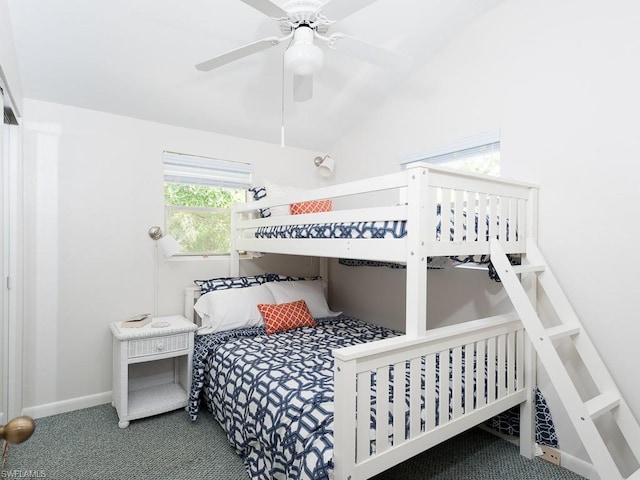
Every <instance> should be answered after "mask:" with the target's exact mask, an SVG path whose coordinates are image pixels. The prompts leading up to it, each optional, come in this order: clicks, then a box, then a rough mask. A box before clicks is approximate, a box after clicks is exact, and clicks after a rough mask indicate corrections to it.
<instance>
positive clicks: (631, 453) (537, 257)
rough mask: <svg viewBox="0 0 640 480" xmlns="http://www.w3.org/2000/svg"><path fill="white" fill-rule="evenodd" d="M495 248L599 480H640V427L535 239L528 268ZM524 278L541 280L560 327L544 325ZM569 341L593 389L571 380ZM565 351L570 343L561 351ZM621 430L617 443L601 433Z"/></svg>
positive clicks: (519, 309) (495, 256)
mask: <svg viewBox="0 0 640 480" xmlns="http://www.w3.org/2000/svg"><path fill="white" fill-rule="evenodd" d="M490 250H491V261H492V263H493V265H494V267H495V268H496V271H497V272H498V275H499V276H500V280H501V281H502V284H503V286H504V289H505V291H506V292H507V294H508V295H509V298H510V299H511V302H512V303H513V306H514V308H515V310H516V312H517V313H518V315H519V317H520V320H521V321H522V324H523V325H524V328H525V329H526V331H527V333H528V335H529V338H530V339H531V343H532V344H533V346H534V347H535V349H536V351H537V352H538V358H539V359H540V361H541V363H542V365H543V366H544V368H545V370H546V372H547V374H548V375H549V378H550V380H551V382H552V384H553V386H554V387H555V389H556V391H557V393H558V396H559V397H560V399H561V401H562V403H563V405H564V407H565V409H566V411H567V413H568V415H569V417H570V418H571V422H572V423H573V426H574V427H575V429H576V431H577V433H578V435H579V436H580V439H581V440H582V443H583V445H584V447H585V449H586V451H587V453H588V454H589V457H590V458H591V462H592V463H593V466H594V468H595V469H596V471H597V472H598V475H599V476H600V479H601V480H621V479H632V480H639V479H640V425H639V424H638V421H637V420H636V418H635V417H634V415H633V413H632V412H631V410H630V409H629V406H628V405H627V403H626V402H625V400H624V398H623V397H622V395H621V393H620V391H619V390H618V387H617V386H616V384H615V382H614V380H613V378H612V377H611V375H610V373H609V372H608V370H607V368H606V366H605V364H604V362H603V361H602V359H601V357H600V355H599V354H598V352H597V350H596V348H595V346H594V345H593V343H592V342H591V340H590V338H589V336H588V335H587V333H586V332H585V331H584V328H583V327H582V324H581V323H580V320H579V319H578V317H577V315H576V313H575V311H574V310H573V308H572V307H571V305H570V304H569V301H568V299H567V298H566V296H565V295H564V293H563V291H562V289H561V288H560V285H559V284H558V282H557V280H556V278H555V277H554V276H553V274H552V272H551V271H550V269H549V267H548V265H547V264H546V261H545V260H544V258H543V256H542V254H541V253H540V250H539V249H538V247H537V246H536V244H535V242H534V241H533V239H528V240H527V246H526V256H525V257H524V259H523V261H524V262H526V263H525V264H523V265H515V266H514V265H511V263H510V262H509V259H508V258H507V256H506V255H505V253H504V250H503V248H502V246H501V245H500V243H499V241H498V240H492V241H491V247H490ZM520 275H522V279H523V280H524V278H525V276H527V275H535V276H536V277H537V284H538V285H539V286H540V287H541V288H542V289H543V290H544V292H545V293H546V295H547V297H548V299H549V302H550V304H551V306H552V307H553V308H554V310H555V313H556V316H557V317H558V319H559V320H560V324H558V325H555V326H552V327H547V326H545V325H543V322H542V320H541V319H540V317H539V316H538V311H537V309H536V308H535V307H534V306H533V305H532V303H531V301H530V299H529V297H528V295H527V293H526V291H525V289H524V288H523V286H522V284H521V283H520V280H521V278H520ZM567 338H568V339H571V343H572V344H573V347H575V352H577V354H578V355H579V357H580V359H581V360H582V362H583V365H584V367H585V369H586V371H587V372H588V373H589V375H590V376H591V380H592V383H593V384H592V385H585V384H584V381H582V382H579V381H578V380H579V379H578V378H575V379H574V378H573V377H575V375H573V376H572V374H570V373H569V371H568V370H567V369H566V368H565V363H564V362H563V360H562V358H561V354H560V351H561V350H562V349H561V348H559V347H560V346H559V345H558V344H557V341H558V340H560V339H567ZM565 343H566V342H565ZM565 351H566V345H565V350H562V352H565ZM563 355H564V353H563ZM582 380H584V379H582ZM579 388H580V390H579ZM595 390H597V392H595ZM585 398H586V399H585ZM616 426H617V430H618V433H617V434H614V437H613V438H614V439H615V441H611V440H608V441H606V440H605V439H604V438H603V435H602V433H601V432H602V431H606V432H607V435H611V432H615V430H613V429H612V427H614V428H615V427H616ZM608 444H609V445H610V446H611V450H610V448H609V446H608ZM619 465H621V466H619Z"/></svg>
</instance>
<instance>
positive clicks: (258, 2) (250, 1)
mask: <svg viewBox="0 0 640 480" xmlns="http://www.w3.org/2000/svg"><path fill="white" fill-rule="evenodd" d="M241 1H242V2H244V3H246V4H247V5H249V6H250V7H253V8H255V9H256V10H258V11H260V12H262V13H264V14H265V15H266V16H267V17H275V18H282V17H287V16H289V14H288V13H287V12H286V10H283V9H282V8H280V6H279V5H276V4H275V3H273V2H272V1H271V0H241Z"/></svg>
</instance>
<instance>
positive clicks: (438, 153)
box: [400, 131, 500, 165]
mask: <svg viewBox="0 0 640 480" xmlns="http://www.w3.org/2000/svg"><path fill="white" fill-rule="evenodd" d="M499 150H500V131H494V132H487V133H481V134H478V135H473V136H471V137H466V138H463V139H460V140H457V141H455V142H451V143H449V144H445V145H440V146H438V147H434V148H430V149H427V150H423V151H421V152H417V153H412V154H408V155H404V156H402V157H401V158H400V164H401V165H407V164H409V163H414V162H428V163H434V164H442V163H448V162H452V161H455V160H463V159H465V158H470V157H475V156H478V155H483V154H486V153H491V152H495V151H499Z"/></svg>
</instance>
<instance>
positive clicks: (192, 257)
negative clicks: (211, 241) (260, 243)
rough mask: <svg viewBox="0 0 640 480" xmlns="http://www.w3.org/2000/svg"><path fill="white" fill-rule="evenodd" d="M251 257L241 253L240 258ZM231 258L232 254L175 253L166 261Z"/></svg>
mask: <svg viewBox="0 0 640 480" xmlns="http://www.w3.org/2000/svg"><path fill="white" fill-rule="evenodd" d="M250 258H251V257H250V256H249V255H240V260H248V259H250ZM230 259H231V255H174V256H173V257H169V258H166V259H165V261H166V262H202V261H205V262H210V261H214V262H215V261H225V262H228V261H229V260H230Z"/></svg>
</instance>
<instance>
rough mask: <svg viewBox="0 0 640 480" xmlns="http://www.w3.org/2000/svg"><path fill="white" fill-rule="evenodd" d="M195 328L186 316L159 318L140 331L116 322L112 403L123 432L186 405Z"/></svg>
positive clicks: (113, 330)
mask: <svg viewBox="0 0 640 480" xmlns="http://www.w3.org/2000/svg"><path fill="white" fill-rule="evenodd" d="M165 323H166V324H168V325H167V326H164V327H160V328H157V325H162V324H165ZM154 325H156V326H154ZM196 328H197V326H196V325H195V324H193V323H191V322H189V321H187V319H186V318H184V317H183V316H182V315H174V316H170V317H157V318H154V319H153V320H152V321H151V323H148V324H147V325H145V326H143V327H139V328H124V327H122V326H121V325H120V322H116V323H112V324H111V332H112V333H113V402H112V404H113V406H114V407H115V408H116V411H117V412H118V418H119V419H120V421H119V422H118V426H119V427H120V428H127V427H128V426H129V421H130V420H135V419H137V418H143V417H149V416H151V415H157V414H159V413H163V412H168V411H170V410H176V409H178V408H182V407H185V406H186V405H187V402H188V398H189V389H190V387H191V369H192V366H191V360H192V358H193V335H194V333H193V332H194V331H195V330H196Z"/></svg>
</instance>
